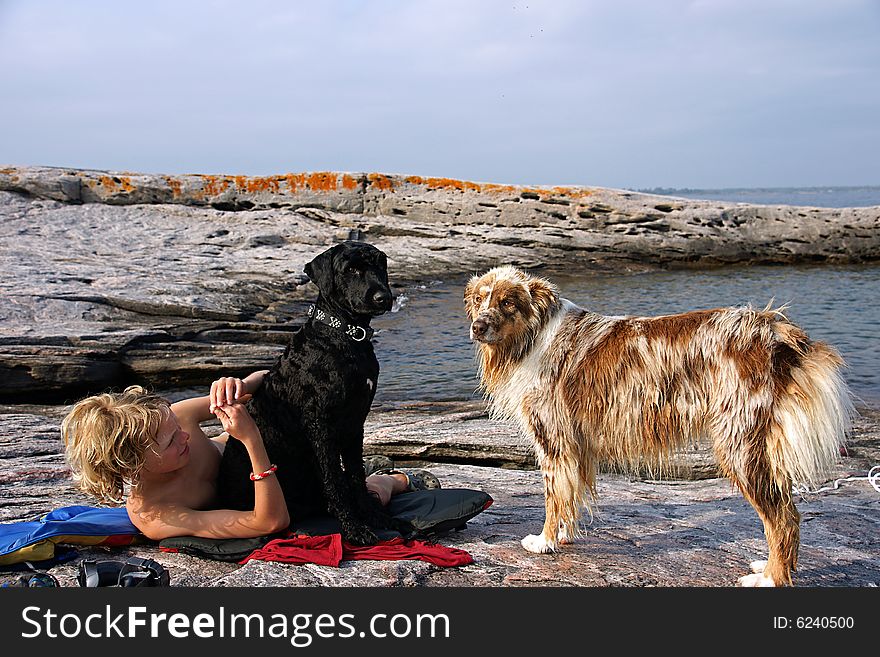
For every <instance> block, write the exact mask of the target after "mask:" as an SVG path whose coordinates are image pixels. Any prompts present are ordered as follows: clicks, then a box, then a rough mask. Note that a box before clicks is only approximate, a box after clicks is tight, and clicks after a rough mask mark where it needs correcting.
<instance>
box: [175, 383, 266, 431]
mask: <svg viewBox="0 0 880 657" xmlns="http://www.w3.org/2000/svg"><path fill="white" fill-rule="evenodd" d="M268 372H269V370H259V371H257V372H254V373H252V374H249V375H248V376H246V377H245V378H244V379H236V378H235V377H231V376H230V377H222V378H219V379H217V380H216V381H214V383H212V384H211V393H210V394H209V395H207V396H205V397H193V398H192V399H183V400H181V401H179V402H175V403H173V404H171V410H172V412H173V413H174V414H175V415H176V416H177V419H178V420H180V423H181V424H182V425H187V424H190V423H195V424H200V423H201V422H207V421H208V420H212V419H214V414H213V412H212V407H213V406H217V405H219V404H223V403H233V402H234V401H236V399H240V398H241V397H242V396H243V395H250V394H253V393H254V392H256V391H257V390H258V389H259V387H260V386H261V385H263V377H265V376H266V374H267V373H268Z"/></svg>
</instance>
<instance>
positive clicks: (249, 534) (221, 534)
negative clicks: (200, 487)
mask: <svg viewBox="0 0 880 657" xmlns="http://www.w3.org/2000/svg"><path fill="white" fill-rule="evenodd" d="M269 479H273V480H274V479H275V477H268V478H266V479H263V480H262V481H258V482H254V483H256V484H263V482H268V480H269ZM275 483H276V484H277V481H276V482H275ZM282 499H283V498H282ZM128 515H129V518H130V519H131V522H132V524H134V526H135V527H137V528H138V529H139V530H140V531H141V533H142V534H143V535H144V536H146V537H147V538H149V539H152V540H154V541H161V540H162V539H163V538H171V537H173V536H199V537H201V538H253V537H255V536H265V535H267V534H274V533H275V532H279V531H283V530H284V529H287V527H288V525H289V524H290V522H289V519H286V518H285V517H284V516H280V517H279V518H278V519H277V520H275V521H271V522H266V521H265V520H263V519H261V518H259V517H258V516H257V514H256V512H255V511H233V510H230V509H218V510H216V511H197V510H195V509H189V508H186V507H184V506H180V505H175V504H162V505H156V506H154V507H149V508H143V507H140V508H137V507H135V508H129V509H128Z"/></svg>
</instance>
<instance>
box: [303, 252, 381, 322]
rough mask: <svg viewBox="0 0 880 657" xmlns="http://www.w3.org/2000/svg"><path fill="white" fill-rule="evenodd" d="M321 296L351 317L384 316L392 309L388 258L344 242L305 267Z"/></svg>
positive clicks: (379, 253)
mask: <svg viewBox="0 0 880 657" xmlns="http://www.w3.org/2000/svg"><path fill="white" fill-rule="evenodd" d="M304 271H305V273H306V275H307V276H308V277H309V279H310V280H311V281H312V282H313V283H314V284H315V285H317V286H318V290H319V291H320V293H321V297H323V299H324V300H325V301H328V302H331V303H332V304H333V305H335V306H338V307H339V308H341V309H342V310H344V311H346V312H348V313H349V314H351V315H370V316H375V315H381V314H382V313H385V312H387V311H389V310H391V304H392V301H393V300H394V297H393V296H392V295H391V287H390V286H389V285H388V259H387V258H386V257H385V254H384V253H382V252H381V251H380V250H379V249H377V248H376V247H375V246H371V245H369V244H366V243H364V242H342V243H341V244H337V245H336V246H334V247H332V248H330V249H327V250H326V251H324V253H322V254H320V255H319V256H317V257H316V258H315V259H314V260H312V261H311V262H310V263H309V264H307V265H306V266H305V270H304Z"/></svg>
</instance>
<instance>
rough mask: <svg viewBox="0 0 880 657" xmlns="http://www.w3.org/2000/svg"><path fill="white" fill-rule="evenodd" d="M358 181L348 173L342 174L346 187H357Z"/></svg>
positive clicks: (343, 183)
mask: <svg viewBox="0 0 880 657" xmlns="http://www.w3.org/2000/svg"><path fill="white" fill-rule="evenodd" d="M357 186H358V181H357V179H356V178H352V177H351V176H350V175H348V174H347V173H344V174H342V187H343V188H345V189H357Z"/></svg>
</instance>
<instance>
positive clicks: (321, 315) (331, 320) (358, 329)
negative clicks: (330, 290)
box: [308, 304, 375, 342]
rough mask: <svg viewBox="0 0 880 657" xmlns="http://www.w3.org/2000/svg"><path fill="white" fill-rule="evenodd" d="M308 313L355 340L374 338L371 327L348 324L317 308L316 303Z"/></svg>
mask: <svg viewBox="0 0 880 657" xmlns="http://www.w3.org/2000/svg"><path fill="white" fill-rule="evenodd" d="M308 315H309V317H310V318H311V319H313V320H315V321H316V322H321V323H322V324H326V325H327V326H329V327H330V328H335V329H339V330H340V331H342V332H344V333H345V334H346V335H347V336H348V337H350V338H351V339H352V340H354V341H355V342H363V341H364V340H371V339H372V338H373V333H375V331H374V330H373V329H371V328H364V327H363V326H358V325H357V324H348V323H346V322H343V321H342V320H341V319H339V318H338V317H334V316H333V315H328V314H327V313H326V312H324V311H323V310H321V309H320V308H317V307H316V306H315V305H314V304H312V305H310V306H309V310H308Z"/></svg>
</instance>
